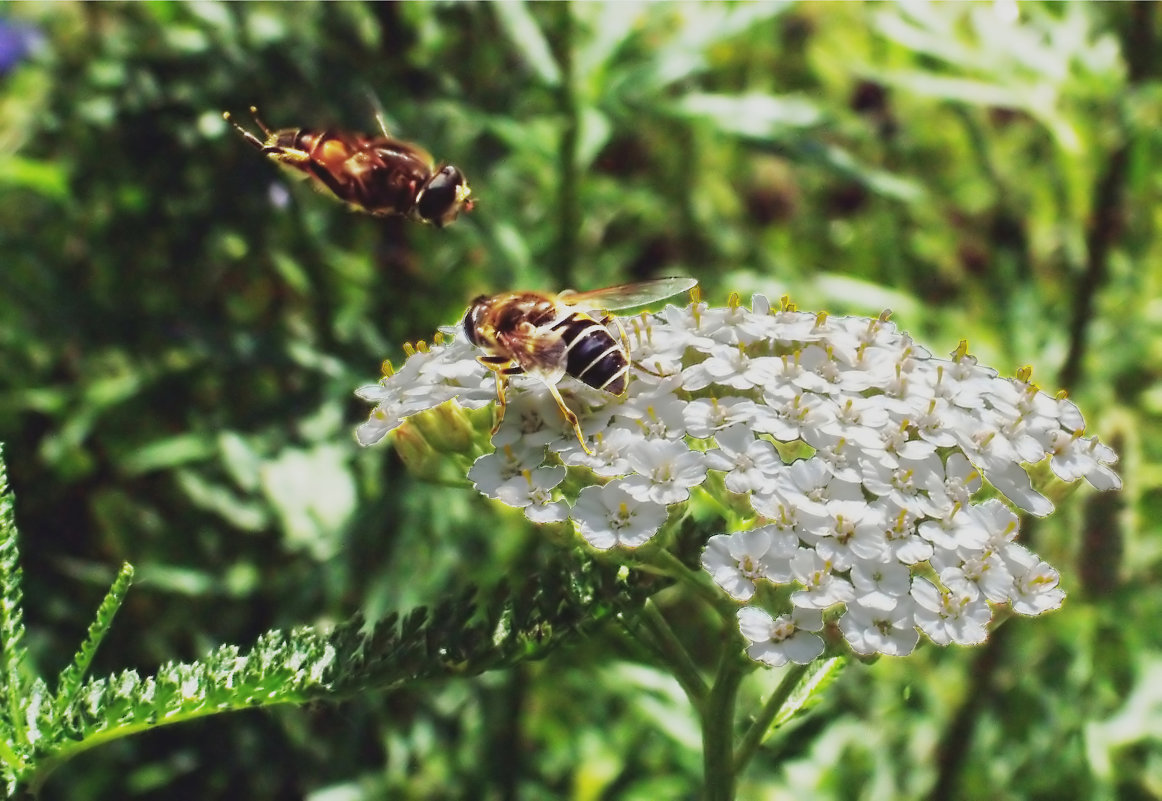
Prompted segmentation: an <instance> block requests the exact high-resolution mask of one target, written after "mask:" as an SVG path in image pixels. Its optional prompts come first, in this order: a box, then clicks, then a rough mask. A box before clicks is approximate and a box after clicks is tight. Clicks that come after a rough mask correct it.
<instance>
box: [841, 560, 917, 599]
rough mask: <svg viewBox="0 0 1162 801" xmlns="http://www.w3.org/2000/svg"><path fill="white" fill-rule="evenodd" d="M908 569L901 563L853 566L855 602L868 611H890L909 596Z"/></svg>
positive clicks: (858, 564)
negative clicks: (905, 596)
mask: <svg viewBox="0 0 1162 801" xmlns="http://www.w3.org/2000/svg"><path fill="white" fill-rule="evenodd" d="M909 576H910V573H909V571H908V568H906V567H904V565H902V564H900V563H899V562H888V563H886V564H885V563H882V562H862V561H860V562H856V563H855V564H853V565H852V566H851V584H852V586H853V587H855V600H856V602H857V603H859V604H861V605H862V606H864V607H865V608H867V609H878V610H880V611H889V610H891V609H893V608H895V606H896V602H897V601H898V600H899V598H901V597H902V596H904V595H907V594H908V590H909V588H910V584H909V582H908V579H909Z"/></svg>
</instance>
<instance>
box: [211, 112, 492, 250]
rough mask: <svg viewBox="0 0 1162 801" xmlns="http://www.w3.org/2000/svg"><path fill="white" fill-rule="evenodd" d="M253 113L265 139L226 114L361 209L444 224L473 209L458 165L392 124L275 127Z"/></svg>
mask: <svg viewBox="0 0 1162 801" xmlns="http://www.w3.org/2000/svg"><path fill="white" fill-rule="evenodd" d="M250 114H251V116H252V117H254V122H255V123H257V124H258V127H259V129H261V131H262V134H263V136H265V137H266V138H265V139H260V138H259V137H257V136H255V135H254V134H252V133H251V132H250V131H248V130H246V129H245V128H243V127H242V126H241V125H239V124H238V123H237V122H235V121H234V118H233V117H231V116H230V112H228V111H226V112H223V113H222V117H223V118H224V119H225V120H226V121H227V122H228V123H230V124H231V125H233V126H234V128H235V129H236V130H237V131H238V132H239V133H240V134H242V136H243V137H245V139H246V141H247V142H249V143H250V144H252V145H254V147H256V148H258V150H259V151H260V152H261V153H262V154H263V155H264V156H266V157H267V158H269V159H271V160H272V161H276V162H278V163H279V164H280V165H282V166H283V167H286V168H287V169H289V170H291V171H294V172H297V173H301V174H302V175H304V176H306V177H308V178H310V179H312V183H314V184H315V186H316V187H317V188H319V189H321V190H326V191H329V192H330V193H331V194H332V195H334V196H335V197H337V198H338V199H339V200H341V201H343V202H344V203H346V204H348V205H349V206H352V207H353V208H355V209H358V210H359V211H363V212H366V213H368V214H371V215H374V216H376V217H392V216H400V217H407V218H408V219H411V220H417V221H419V222H426V223H432V224H433V225H435V226H437V227H443V226H444V225H447V224H448V223H450V222H452V221H453V220H455V219H456V217H457V216H459V214H460V212H461V211H471V209H472V205H473V201H472V190H471V189H470V188H469V186H468V181H467V179H465V178H464V174H463V173H462V172H460V170H459V169H458V168H456V167H454V166H452V165H451V164H436V163H435V161H434V160H433V159H432V157H431V155H429V154H428V152H427V151H426V150H424V149H423V148H422V147H420V146H418V145H414V144H411V143H409V142H404V141H402V140H399V139H396V138H394V137H392V136H389V135H388V133H387V130H386V128H384V130H383V133H382V135H381V136H369V135H366V134H359V133H349V132H347V131H339V130H334V129H327V130H325V131H312V130H309V129H306V128H283V129H281V130H278V131H273V130H271V129H270V128H268V127H267V126H266V124H265V123H263V122H262V120H261V119H259V117H258V109H257V108H255V107H254V106H251V107H250ZM381 127H382V120H381Z"/></svg>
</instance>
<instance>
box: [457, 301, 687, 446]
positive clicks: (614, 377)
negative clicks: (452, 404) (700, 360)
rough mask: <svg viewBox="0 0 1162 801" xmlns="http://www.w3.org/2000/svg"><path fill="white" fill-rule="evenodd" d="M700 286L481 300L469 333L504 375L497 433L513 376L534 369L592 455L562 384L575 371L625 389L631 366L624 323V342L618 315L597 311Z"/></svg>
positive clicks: (603, 385)
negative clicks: (613, 327) (617, 332)
mask: <svg viewBox="0 0 1162 801" xmlns="http://www.w3.org/2000/svg"><path fill="white" fill-rule="evenodd" d="M697 284H698V282H697V281H696V280H694V279H693V278H657V279H654V280H652V281H642V282H640V283H634V284H621V285H619V286H612V287H606V288H604V289H596V290H593V291H590V292H572V291H565V292H562V293H560V294H553V293H549V292H532V291H524V292H521V291H518V292H503V293H501V294H499V295H492V296H488V295H481V296H480V297H478V298H476V299H475V300H474V301H472V305H470V306H469V307H468V312H467V314H465V315H464V333H465V334H467V335H468V340H469V341H470V342H471V343H472V344H473V345H476V346H477V347H479V348H480V349H481V350H483V351H484V352H485V355H483V356H478V357H477V358H478V360H479V361H480V363H481V364H483V365H484V366H485V367H487V368H488V369H489V370H492V371H493V372H494V373H495V374H496V395H497V404H498V406H499V413H498V419H497V422H496V425H495V426H494V427H493V432H494V433H495V431H496V430H497V429H499V428H500V422H501V420H503V419H504V408H505V403H506V400H505V394H504V393H505V387H506V386H507V381H508V378H509V376H514V375H520V374H521V373H527V374H528V375H531V376H534V377H535V378H538V379H540V380H541V381H542V382H543V383H544V384H545V386H547V387H548V388H549V392H551V393H552V395H553V400H555V401H556V402H557V406H558V407H559V408H560V410H561V414H563V415H564V416H565V419H566V420H568V421H569V423H571V424H572V426H573V431H574V432H575V433H576V434H577V441H578V442H580V443H581V447H582V448H584V449H585V452H586V453H590V452H591V451H590V450H589V446H588V445H586V444H585V435H584V434H583V433H582V432H581V424H580V423H579V422H578V420H577V415H576V414H574V413H573V411H572V410H571V409H570V408H569V407H568V406H566V405H565V401H564V400H563V399H562V398H561V393H560V392H559V391H557V384H558V382H560V380H561V379H562V378H564V377H565V376H567V375H568V376H572V377H573V378H576V379H577V380H578V381H581V382H582V383H585V384H588V385H589V386H591V387H593V388H594V389H600V390H602V391H604V392H609V393H611V394H613V395H624V394H625V392H626V389H627V387H628V383H629V365H630V356H629V340H628V339H627V338H626V335H625V330H624V329H621V324H620V323H618V328H619V329H621V341H620V342H619V341H618V340H617V339H615V338H614V336H613V335H612V334H611V333H609V330H608V329H607V328H606V327H605V326H606V324H607V323H609V322H610V321H611V320H614V321H616V320H615V318H613V317H612V316H610V315H605V314H603V315H602V316H601V317H600V319H598V318H597V317H594V316H592V314H591V313H593V312H606V311H610V310H614V309H629V308H632V307H635V306H643V305H645V304H647V303H652V302H654V301H658V300H663V299H664V298H668V297H671V296H672V295H677V294H678V293H679V292H685V291H686V290H688V289H692V288H693V287H694V286H696V285H697Z"/></svg>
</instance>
